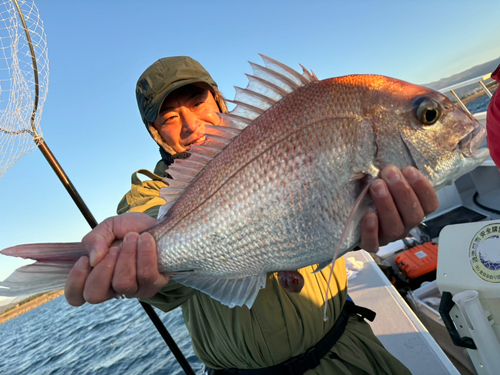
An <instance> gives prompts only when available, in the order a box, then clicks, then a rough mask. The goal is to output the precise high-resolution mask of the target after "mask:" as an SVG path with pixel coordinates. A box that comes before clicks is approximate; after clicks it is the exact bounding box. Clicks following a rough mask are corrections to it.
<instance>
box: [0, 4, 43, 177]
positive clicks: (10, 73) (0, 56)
mask: <svg viewBox="0 0 500 375" xmlns="http://www.w3.org/2000/svg"><path fill="white" fill-rule="evenodd" d="M17 4H18V5H19V8H20V10H21V12H22V14H23V17H24V20H25V22H26V26H27V28H28V31H29V35H30V38H31V42H32V45H33V50H34V52H35V57H36V65H37V70H38V72H37V73H38V74H36V73H35V72H34V69H33V61H32V54H31V51H30V46H29V42H28V39H27V37H26V33H25V30H24V26H23V23H22V22H21V18H20V16H19V13H18V10H17V8H16V3H15V1H14V0H4V1H0V177H2V176H3V175H4V173H5V172H6V171H7V170H8V169H9V168H10V167H11V166H12V165H13V164H14V163H15V162H16V161H17V160H19V158H21V157H22V156H23V155H25V154H27V153H28V152H30V151H32V150H33V148H34V147H35V146H36V143H35V142H34V139H35V138H36V137H41V136H42V133H41V129H40V118H41V114H42V109H43V104H44V102H45V98H46V96H47V88H48V79H49V64H48V56H47V41H46V35H45V33H44V31H43V22H42V20H41V19H40V15H39V12H38V9H37V7H36V6H35V4H34V2H33V1H29V0H26V1H23V0H18V1H17ZM37 76H38V77H37ZM36 79H38V105H37V107H35V100H36ZM34 109H35V112H34ZM32 116H33V119H32Z"/></svg>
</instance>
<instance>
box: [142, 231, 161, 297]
mask: <svg viewBox="0 0 500 375" xmlns="http://www.w3.org/2000/svg"><path fill="white" fill-rule="evenodd" d="M137 282H138V284H139V291H138V294H139V295H140V296H141V297H152V296H153V295H155V294H156V293H157V292H158V291H159V290H160V289H161V288H162V287H163V286H165V285H166V284H167V282H168V277H166V276H165V275H163V274H161V273H159V272H158V262H157V255H156V243H155V240H154V238H153V236H151V235H150V234H149V233H143V234H141V235H140V237H139V241H138V251H137Z"/></svg>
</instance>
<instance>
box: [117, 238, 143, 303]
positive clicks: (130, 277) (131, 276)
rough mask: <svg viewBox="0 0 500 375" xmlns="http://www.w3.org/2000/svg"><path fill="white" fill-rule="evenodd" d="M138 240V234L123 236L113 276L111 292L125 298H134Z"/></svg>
mask: <svg viewBox="0 0 500 375" xmlns="http://www.w3.org/2000/svg"><path fill="white" fill-rule="evenodd" d="M138 239H139V233H135V232H131V233H127V234H126V235H125V238H124V239H123V243H122V247H121V249H120V254H119V255H118V259H117V261H116V267H115V272H114V274H113V283H112V285H113V290H114V291H115V292H116V293H117V294H120V295H122V294H124V295H125V297H127V298H132V297H134V296H135V294H136V293H137V288H138V285H137V279H136V258H137V240H138Z"/></svg>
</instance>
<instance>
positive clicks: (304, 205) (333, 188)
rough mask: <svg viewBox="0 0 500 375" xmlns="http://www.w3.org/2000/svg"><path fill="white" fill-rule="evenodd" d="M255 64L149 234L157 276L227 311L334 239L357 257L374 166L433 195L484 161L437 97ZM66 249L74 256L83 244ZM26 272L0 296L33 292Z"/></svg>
mask: <svg viewBox="0 0 500 375" xmlns="http://www.w3.org/2000/svg"><path fill="white" fill-rule="evenodd" d="M263 59H264V63H265V65H266V66H265V67H261V66H258V65H256V64H251V65H252V68H253V70H254V75H253V76H249V81H250V82H249V85H248V87H247V88H246V89H239V88H237V91H236V93H237V94H236V98H235V100H234V103H236V104H237V106H236V108H235V109H234V110H233V111H232V112H231V113H230V114H225V115H221V117H222V121H221V126H206V129H207V140H206V141H205V143H204V144H203V145H201V146H198V145H195V146H192V148H191V150H190V152H191V156H190V157H189V158H188V159H185V160H177V161H176V162H175V163H174V165H173V166H172V167H171V168H170V169H169V170H168V172H169V174H170V175H171V177H172V179H167V180H166V182H168V183H169V185H170V186H169V187H168V188H165V189H162V192H161V196H162V197H163V198H164V199H165V200H166V201H167V204H166V205H165V206H163V207H162V210H161V215H162V219H161V221H160V222H159V223H158V224H157V225H156V226H154V227H152V228H150V229H149V230H148V232H150V233H151V234H152V235H153V237H154V238H155V239H156V241H157V244H158V255H159V261H158V267H159V269H160V270H161V271H162V272H168V273H170V274H171V276H172V278H173V279H174V280H176V281H178V282H180V283H182V284H185V285H188V286H191V287H193V288H196V289H199V290H201V291H203V292H205V293H207V294H209V295H210V296H212V297H213V298H214V299H216V300H219V301H221V302H222V303H224V304H226V305H229V306H242V305H243V304H246V305H247V306H248V307H251V305H252V303H253V301H254V299H255V297H256V295H257V293H258V291H259V289H260V288H262V287H264V286H265V280H266V274H267V273H268V272H274V271H280V270H297V269H299V268H302V267H305V266H308V265H311V264H320V265H325V264H327V263H329V262H331V260H332V257H333V254H334V251H335V248H336V246H337V244H338V243H339V240H340V237H341V235H342V233H344V237H345V240H343V241H342V243H341V244H340V245H339V249H340V251H339V254H343V253H345V252H347V251H349V250H351V249H352V248H354V247H355V246H356V245H357V244H358V243H359V240H360V229H359V221H360V220H361V218H362V217H363V215H364V214H365V213H366V212H367V211H368V210H373V209H374V206H373V203H372V201H371V199H370V197H369V196H368V195H367V196H364V194H362V191H364V190H363V188H364V187H366V185H367V183H369V181H371V180H372V179H373V178H376V177H377V176H378V174H379V172H380V170H381V169H382V168H383V167H384V166H386V165H389V164H392V165H395V166H397V167H400V168H401V167H404V166H407V165H412V166H414V167H416V168H418V169H419V170H420V171H421V172H422V173H423V174H424V175H425V176H426V177H427V178H428V179H429V181H430V182H431V184H432V185H433V186H434V188H435V189H439V188H440V187H442V186H444V185H446V184H450V183H452V182H453V181H454V180H455V179H457V178H458V177H460V176H461V175H463V174H465V173H467V172H469V171H471V170H472V169H473V168H475V167H476V166H478V165H479V164H481V163H482V162H483V161H484V160H485V159H486V158H487V157H488V150H487V149H479V148H478V146H479V144H480V143H481V141H482V140H483V138H484V135H485V130H484V128H483V127H481V125H480V124H479V123H478V122H477V121H476V120H475V119H474V118H473V117H472V116H470V115H469V114H467V113H465V112H464V111H463V110H462V109H460V108H458V107H456V106H455V105H453V104H452V103H451V102H450V100H449V99H448V98H446V97H445V96H443V95H441V94H440V93H438V92H436V91H433V90H431V89H428V88H425V87H422V86H417V85H413V84H410V83H407V82H403V81H400V80H397V79H393V78H388V77H384V76H378V75H350V76H345V77H338V78H331V79H326V80H322V81H320V80H318V79H317V78H316V77H315V75H314V74H311V73H310V72H308V71H307V70H305V69H304V71H303V73H302V74H299V73H297V72H295V71H293V70H292V69H290V68H288V67H286V66H284V65H282V64H280V63H278V62H276V61H275V60H272V59H270V58H267V57H265V56H263ZM365 190H366V189H365ZM360 194H361V196H360ZM356 203H359V206H358V205H356V206H355V204H356ZM353 207H357V208H356V209H353ZM351 213H352V215H351ZM350 215H351V218H350V219H349V220H348V218H349V217H350ZM37 246H38V247H37ZM39 246H40V245H27V246H19V247H14V248H10V249H6V250H4V251H3V252H2V253H3V254H7V255H15V256H26V255H33V253H34V254H37V253H40V252H44V254H46V255H45V256H44V258H45V261H47V259H48V260H49V262H50V261H57V259H58V256H54V257H52V256H51V255H50V254H52V253H51V252H52V250H51V249H55V247H54V245H53V244H52V245H41V247H39ZM60 246H64V245H60ZM65 246H66V248H70V249H71V250H72V251H73V250H76V251H75V252H74V253H73V255H72V256H70V257H69V259H70V260H71V261H74V260H75V259H77V257H78V256H79V252H78V246H79V245H78V244H74V245H65ZM62 252H63V253H65V252H67V251H66V250H63V251H62ZM47 254H48V255H47ZM31 258H34V259H36V258H37V256H34V257H33V256H32V257H31ZM73 258H74V259H73ZM42 263H43V261H42ZM69 264H71V263H69ZM27 267H32V268H33V267H36V266H27ZM43 267H44V266H43V264H42V265H41V266H40V267H39V268H41V269H42V268H43ZM45 267H57V265H54V263H53V262H52V263H50V265H49V266H45ZM68 267H70V266H66V268H68ZM47 269H48V268H47ZM68 269H69V268H68ZM22 271H23V270H22V269H20V270H18V271H16V272H17V276H16V273H15V274H13V275H12V276H11V277H9V279H7V280H6V281H5V282H3V283H2V284H0V286H4V287H7V288H11V289H5V290H4V291H2V290H1V289H0V295H1V294H8V293H9V292H10V293H11V294H12V293H15V290H16V289H18V288H21V289H22V288H23V287H24V288H25V289H26V288H31V287H34V286H36V285H34V284H39V285H41V283H40V280H42V279H43V277H42V278H39V279H37V281H36V282H32V280H33V277H32V275H33V274H29V275H30V276H29V277H26V274H23V273H22ZM65 272H66V271H65ZM66 276H67V272H66V275H64V274H63V275H60V276H59V278H58V280H59V281H57V282H59V284H58V286H57V288H60V287H62V286H63V285H64V282H65V278H66ZM16 278H17V279H16ZM57 282H56V281H54V283H55V284H57ZM41 288H42V289H43V287H41ZM51 288H52V289H56V288H55V287H54V286H51ZM35 289H36V288H35ZM45 289H47V288H45ZM30 290H33V289H30ZM35 291H36V292H38V291H40V288H38V289H36V290H35ZM32 292H34V291H32ZM17 294H22V293H19V292H18V293H17ZM24 294H26V293H24Z"/></svg>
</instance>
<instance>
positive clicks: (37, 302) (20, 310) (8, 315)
mask: <svg viewBox="0 0 500 375" xmlns="http://www.w3.org/2000/svg"><path fill="white" fill-rule="evenodd" d="M63 294H64V290H56V291H54V292H50V293H44V294H42V295H41V296H39V297H37V298H35V299H33V300H31V301H28V302H24V301H21V302H19V303H18V304H17V305H16V306H15V307H14V308H12V309H9V310H8V311H6V312H4V313H2V314H0V324H2V323H4V322H6V321H7V320H10V319H12V318H15V317H16V316H19V315H21V314H24V313H25V312H27V311H30V310H32V309H34V308H36V307H38V306H41V305H43V304H44V303H47V302H49V301H52V300H53V299H55V298H57V297H60V296H62V295H63Z"/></svg>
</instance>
